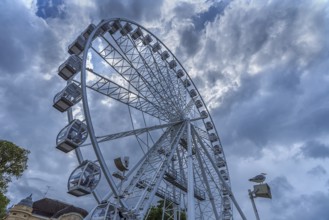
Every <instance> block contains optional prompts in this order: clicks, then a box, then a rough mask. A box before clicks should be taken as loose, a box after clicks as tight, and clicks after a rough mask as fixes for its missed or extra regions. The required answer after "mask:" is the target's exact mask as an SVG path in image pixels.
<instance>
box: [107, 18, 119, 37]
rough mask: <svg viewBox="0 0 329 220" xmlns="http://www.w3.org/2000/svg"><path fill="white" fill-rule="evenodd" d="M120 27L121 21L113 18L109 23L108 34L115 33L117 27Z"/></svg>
mask: <svg viewBox="0 0 329 220" xmlns="http://www.w3.org/2000/svg"><path fill="white" fill-rule="evenodd" d="M120 28H121V23H120V21H119V20H115V21H114V22H113V23H112V24H111V28H110V30H109V33H110V34H115V32H117V31H118V30H119V29H120Z"/></svg>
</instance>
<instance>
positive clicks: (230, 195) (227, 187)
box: [192, 127, 246, 219]
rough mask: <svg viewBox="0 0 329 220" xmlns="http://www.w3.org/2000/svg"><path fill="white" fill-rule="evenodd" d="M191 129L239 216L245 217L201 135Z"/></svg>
mask: <svg viewBox="0 0 329 220" xmlns="http://www.w3.org/2000/svg"><path fill="white" fill-rule="evenodd" d="M192 131H193V132H194V134H195V136H196V137H197V140H198V141H199V143H200V146H201V147H202V149H203V150H204V152H205V153H206V156H207V157H208V160H209V161H210V162H211V164H212V166H213V167H214V169H215V171H216V173H217V175H218V177H219V179H220V181H221V182H222V184H223V186H224V187H225V188H226V189H227V190H228V192H229V197H230V198H231V200H232V202H233V204H234V206H235V208H236V209H237V210H238V212H239V214H240V215H241V217H242V218H243V219H246V218H245V216H244V213H243V212H242V210H241V208H240V206H239V204H238V203H237V201H236V199H235V197H234V195H233V192H232V190H231V187H230V186H229V185H228V184H227V183H226V182H225V180H224V178H223V177H222V174H221V173H220V172H219V170H218V169H217V167H216V163H215V162H214V160H213V158H212V157H211V156H210V154H209V152H208V151H207V149H206V147H205V145H204V144H203V142H202V140H201V137H200V136H199V135H198V133H197V132H196V130H195V129H194V128H193V127H192Z"/></svg>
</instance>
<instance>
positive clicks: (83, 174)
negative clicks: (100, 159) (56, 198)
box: [67, 160, 101, 197]
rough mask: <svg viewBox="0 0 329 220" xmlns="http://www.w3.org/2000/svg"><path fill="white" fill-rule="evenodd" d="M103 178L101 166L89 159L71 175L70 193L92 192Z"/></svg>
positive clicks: (79, 194) (80, 194) (76, 194)
mask: <svg viewBox="0 0 329 220" xmlns="http://www.w3.org/2000/svg"><path fill="white" fill-rule="evenodd" d="M100 179H101V169H100V167H99V166H98V165H97V164H95V163H93V162H91V161H88V160H85V161H83V162H82V163H81V164H80V165H79V166H78V167H77V168H76V169H75V170H74V171H73V172H72V173H71V175H70V178H69V181H68V183H67V188H68V193H69V194H71V195H74V196H78V197H79V196H84V195H88V194H90V193H91V192H92V191H93V190H94V189H95V188H96V186H97V185H98V183H99V181H100Z"/></svg>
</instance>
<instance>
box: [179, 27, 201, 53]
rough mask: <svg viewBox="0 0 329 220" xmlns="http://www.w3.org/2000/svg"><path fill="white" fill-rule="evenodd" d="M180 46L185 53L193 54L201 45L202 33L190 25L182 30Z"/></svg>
mask: <svg viewBox="0 0 329 220" xmlns="http://www.w3.org/2000/svg"><path fill="white" fill-rule="evenodd" d="M180 42H181V44H180V48H181V49H182V50H183V52H184V53H185V54H188V55H189V56H193V55H194V54H195V53H196V52H197V51H198V49H199V47H200V34H199V33H198V32H196V31H195V29H194V27H192V26H190V27H188V28H186V29H184V30H182V31H181V32H180Z"/></svg>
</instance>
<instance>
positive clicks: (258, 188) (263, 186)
mask: <svg viewBox="0 0 329 220" xmlns="http://www.w3.org/2000/svg"><path fill="white" fill-rule="evenodd" d="M265 175H266V174H265V173H261V174H260V175H257V176H255V177H254V178H251V179H249V181H251V182H256V183H259V184H257V185H254V190H253V191H251V190H250V189H248V193H249V198H250V200H251V204H252V207H253V209H254V213H255V216H256V220H260V218H259V214H258V211H257V208H256V203H255V200H254V198H257V197H262V198H268V199H272V194H271V188H270V186H269V185H268V184H267V183H263V182H264V180H265Z"/></svg>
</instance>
